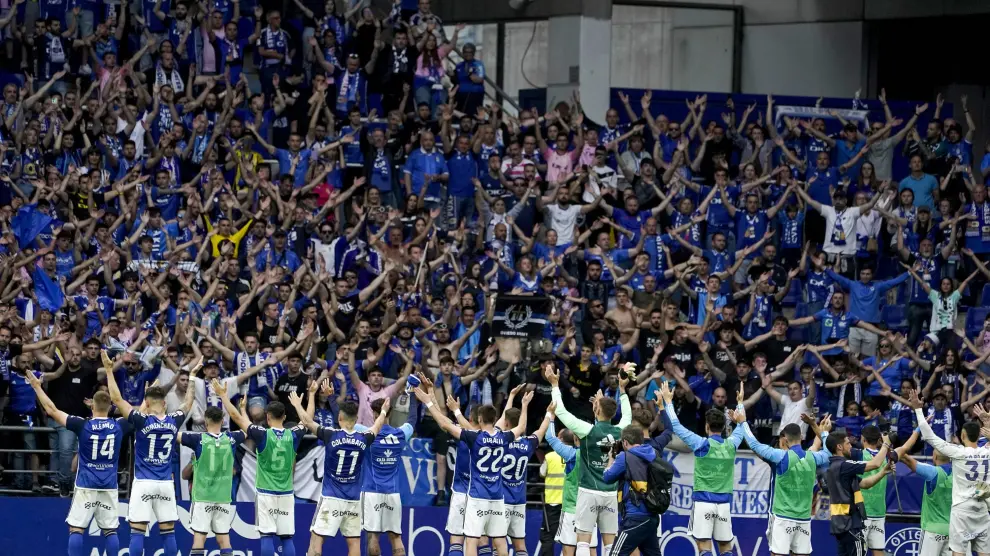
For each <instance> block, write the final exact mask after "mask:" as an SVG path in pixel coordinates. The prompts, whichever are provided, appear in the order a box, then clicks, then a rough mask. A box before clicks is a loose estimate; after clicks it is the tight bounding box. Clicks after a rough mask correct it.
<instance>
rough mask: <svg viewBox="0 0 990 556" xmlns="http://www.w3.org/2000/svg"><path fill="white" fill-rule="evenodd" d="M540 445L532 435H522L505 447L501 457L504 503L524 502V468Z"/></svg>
mask: <svg viewBox="0 0 990 556" xmlns="http://www.w3.org/2000/svg"><path fill="white" fill-rule="evenodd" d="M539 445H540V440H539V439H538V438H536V436H534V435H530V436H524V437H522V438H517V439H515V440H514V441H512V442H511V443H510V444H509V446H508V447H507V448H506V449H505V456H504V457H503V458H502V493H503V494H504V495H505V503H506V504H525V503H526V468H527V466H528V465H529V458H531V457H533V452H535V451H536V447H537V446H539Z"/></svg>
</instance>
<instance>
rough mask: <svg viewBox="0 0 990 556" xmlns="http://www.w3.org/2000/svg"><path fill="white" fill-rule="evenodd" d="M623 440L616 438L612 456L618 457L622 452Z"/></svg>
mask: <svg viewBox="0 0 990 556" xmlns="http://www.w3.org/2000/svg"><path fill="white" fill-rule="evenodd" d="M622 450H623V448H622V441H621V440H616V441H615V442H613V443H612V457H618V456H619V454H621V453H622Z"/></svg>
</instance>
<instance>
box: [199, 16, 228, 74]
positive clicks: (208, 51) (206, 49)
mask: <svg viewBox="0 0 990 556" xmlns="http://www.w3.org/2000/svg"><path fill="white" fill-rule="evenodd" d="M202 33H203V68H202V70H201V71H203V72H209V73H216V72H217V71H219V70H217V53H216V52H215V49H214V48H213V45H212V44H210V39H209V38H208V35H207V33H209V31H207V30H206V26H203V27H202ZM213 34H214V35H215V36H216V37H217V40H221V41H222V40H223V39H224V37H225V35H224V32H223V29H214V30H213Z"/></svg>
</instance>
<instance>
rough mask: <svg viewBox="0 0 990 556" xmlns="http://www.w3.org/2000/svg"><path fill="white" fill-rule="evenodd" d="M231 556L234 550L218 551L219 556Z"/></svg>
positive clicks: (222, 549)
mask: <svg viewBox="0 0 990 556" xmlns="http://www.w3.org/2000/svg"><path fill="white" fill-rule="evenodd" d="M233 554H234V549H233V548H221V549H220V556H233Z"/></svg>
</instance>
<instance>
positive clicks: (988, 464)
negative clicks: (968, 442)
mask: <svg viewBox="0 0 990 556" xmlns="http://www.w3.org/2000/svg"><path fill="white" fill-rule="evenodd" d="M966 465H967V466H968V467H969V473H966V475H965V479H966V480H967V481H983V482H987V479H988V478H990V459H984V460H968V461H967V462H966ZM981 466H982V467H983V478H982V479H981V478H980V467H981Z"/></svg>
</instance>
